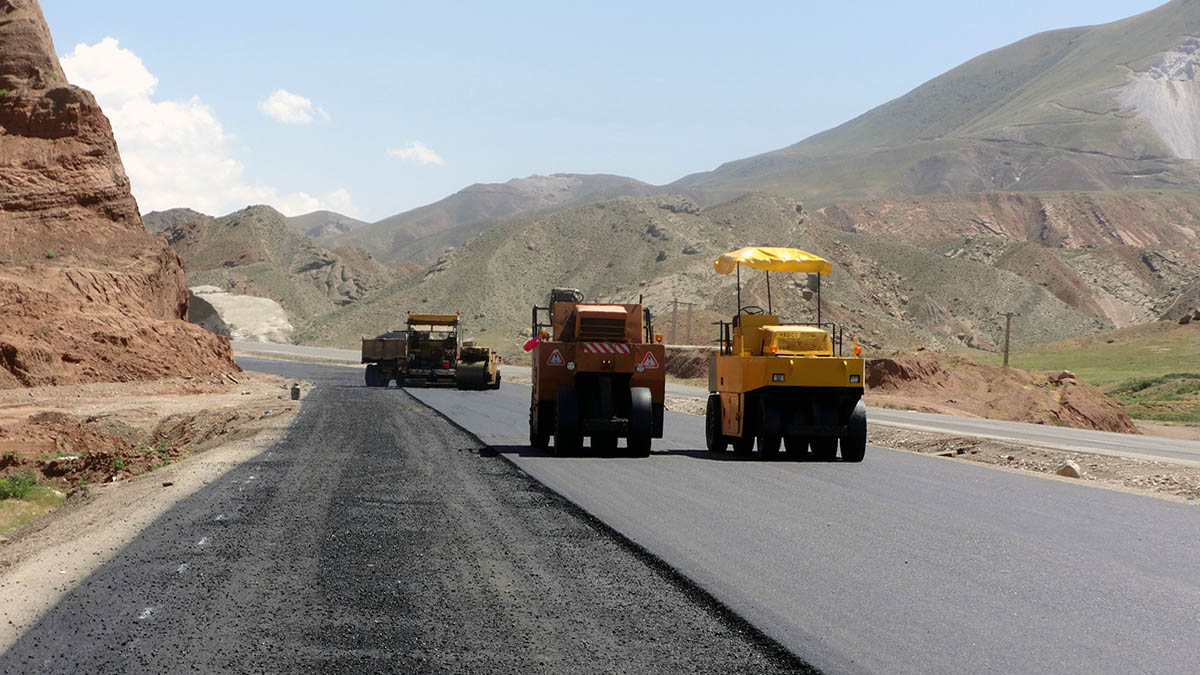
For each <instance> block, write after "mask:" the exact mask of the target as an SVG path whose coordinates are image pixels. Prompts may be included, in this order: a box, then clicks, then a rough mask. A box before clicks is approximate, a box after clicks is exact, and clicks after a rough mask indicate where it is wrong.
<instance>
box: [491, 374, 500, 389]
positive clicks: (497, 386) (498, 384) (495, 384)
mask: <svg viewBox="0 0 1200 675" xmlns="http://www.w3.org/2000/svg"><path fill="white" fill-rule="evenodd" d="M499 388H500V373H499V372H497V373H496V381H495V382H493V383H492V389H499Z"/></svg>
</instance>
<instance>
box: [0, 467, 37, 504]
mask: <svg viewBox="0 0 1200 675" xmlns="http://www.w3.org/2000/svg"><path fill="white" fill-rule="evenodd" d="M36 485H37V480H36V479H35V478H34V477H33V472H32V471H30V470H29V469H26V470H24V471H22V472H21V473H19V474H17V475H15V476H9V477H8V478H0V499H20V498H22V497H24V496H25V495H27V494H29V491H30V490H32V489H33V488H34V486H36Z"/></svg>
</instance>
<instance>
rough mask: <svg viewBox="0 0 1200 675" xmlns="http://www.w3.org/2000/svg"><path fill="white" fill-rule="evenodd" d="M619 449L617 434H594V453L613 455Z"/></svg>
mask: <svg viewBox="0 0 1200 675" xmlns="http://www.w3.org/2000/svg"><path fill="white" fill-rule="evenodd" d="M616 450H617V435H616V434H595V435H594V436H592V453H593V454H596V455H612V454H613V453H615V452H616Z"/></svg>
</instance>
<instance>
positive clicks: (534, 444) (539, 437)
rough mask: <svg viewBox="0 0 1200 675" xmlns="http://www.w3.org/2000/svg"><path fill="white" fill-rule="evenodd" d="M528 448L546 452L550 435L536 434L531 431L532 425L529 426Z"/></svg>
mask: <svg viewBox="0 0 1200 675" xmlns="http://www.w3.org/2000/svg"><path fill="white" fill-rule="evenodd" d="M529 447H531V448H534V449H537V450H546V449H548V448H549V447H550V434H546V433H538V432H536V431H534V430H533V425H532V424H531V425H529Z"/></svg>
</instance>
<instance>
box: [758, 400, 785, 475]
mask: <svg viewBox="0 0 1200 675" xmlns="http://www.w3.org/2000/svg"><path fill="white" fill-rule="evenodd" d="M758 429H759V436H758V458H759V459H761V460H764V461H768V462H770V461H775V460H777V459H779V458H780V457H781V455H780V453H779V446H780V445H781V444H782V443H783V438H782V437H781V436H780V435H779V408H777V407H775V406H774V405H772V404H771V402H770V401H768V400H764V401H762V419H760V420H759V423H758Z"/></svg>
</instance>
